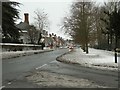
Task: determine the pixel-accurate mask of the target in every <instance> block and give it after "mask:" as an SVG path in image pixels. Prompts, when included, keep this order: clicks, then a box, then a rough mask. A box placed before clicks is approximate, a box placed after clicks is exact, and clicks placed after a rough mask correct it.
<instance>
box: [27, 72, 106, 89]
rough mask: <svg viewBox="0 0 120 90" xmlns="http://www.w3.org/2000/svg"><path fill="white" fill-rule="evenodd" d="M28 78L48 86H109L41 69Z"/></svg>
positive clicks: (42, 85)
mask: <svg viewBox="0 0 120 90" xmlns="http://www.w3.org/2000/svg"><path fill="white" fill-rule="evenodd" d="M26 78H27V79H28V80H29V81H31V82H33V83H36V84H37V85H39V86H41V87H47V88H50V87H56V88H58V87H60V88H62V87H65V88H107V87H105V86H100V85H97V84H96V83H94V82H92V81H89V80H87V79H81V78H76V77H73V76H68V75H61V74H57V73H52V72H47V71H39V72H36V73H35V74H33V75H30V76H28V77H26Z"/></svg>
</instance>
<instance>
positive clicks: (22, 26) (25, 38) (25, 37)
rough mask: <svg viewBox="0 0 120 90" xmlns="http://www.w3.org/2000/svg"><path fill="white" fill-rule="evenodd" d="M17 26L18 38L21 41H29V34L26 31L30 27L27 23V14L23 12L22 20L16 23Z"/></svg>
mask: <svg viewBox="0 0 120 90" xmlns="http://www.w3.org/2000/svg"><path fill="white" fill-rule="evenodd" d="M16 27H17V28H19V29H20V40H21V41H22V42H23V43H29V42H30V40H29V35H28V31H29V29H30V25H29V14H28V13H25V14H24V22H20V23H19V24H17V25H16Z"/></svg>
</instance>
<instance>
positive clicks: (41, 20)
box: [34, 9, 49, 44]
mask: <svg viewBox="0 0 120 90" xmlns="http://www.w3.org/2000/svg"><path fill="white" fill-rule="evenodd" d="M34 13H35V15H36V16H35V17H34V19H35V25H36V27H37V29H38V30H39V39H38V44H39V43H40V40H41V38H42V36H41V34H42V32H43V30H46V29H48V28H49V20H48V16H47V14H46V13H45V12H44V11H43V10H38V9H37V10H36V11H34Z"/></svg>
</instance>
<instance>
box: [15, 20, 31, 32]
mask: <svg viewBox="0 0 120 90" xmlns="http://www.w3.org/2000/svg"><path fill="white" fill-rule="evenodd" d="M16 27H17V28H19V29H21V30H26V31H27V30H28V29H29V28H30V25H29V24H28V23H26V22H20V23H19V24H17V25H16Z"/></svg>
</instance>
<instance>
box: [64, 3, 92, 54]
mask: <svg viewBox="0 0 120 90" xmlns="http://www.w3.org/2000/svg"><path fill="white" fill-rule="evenodd" d="M92 6H93V3H92V2H84V1H83V2H74V3H73V4H72V6H71V15H70V16H69V17H65V18H64V29H65V30H66V33H69V34H70V35H71V36H72V38H73V39H74V41H75V42H77V43H80V44H82V46H83V50H84V51H86V53H88V42H89V32H90V29H91V24H92V20H91V14H92V13H91V11H92Z"/></svg>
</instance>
